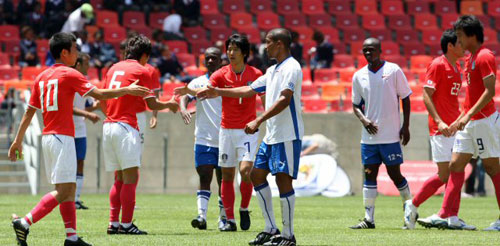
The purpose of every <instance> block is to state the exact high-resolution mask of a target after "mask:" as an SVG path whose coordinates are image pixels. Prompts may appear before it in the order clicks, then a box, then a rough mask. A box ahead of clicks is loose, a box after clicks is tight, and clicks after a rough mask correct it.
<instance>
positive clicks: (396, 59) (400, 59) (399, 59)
mask: <svg viewBox="0 0 500 246" xmlns="http://www.w3.org/2000/svg"><path fill="white" fill-rule="evenodd" d="M384 59H385V60H386V61H389V62H392V63H396V64H398V66H399V67H401V68H402V69H403V70H404V69H407V68H408V60H407V59H406V58H405V57H404V56H401V55H391V56H384Z"/></svg>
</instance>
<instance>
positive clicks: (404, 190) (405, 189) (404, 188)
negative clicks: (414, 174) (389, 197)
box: [398, 179, 412, 203]
mask: <svg viewBox="0 0 500 246" xmlns="http://www.w3.org/2000/svg"><path fill="white" fill-rule="evenodd" d="M398 190H399V194H400V195H401V199H402V200H403V203H404V202H406V201H407V200H411V199H412V198H411V192H410V186H409V185H408V182H407V181H406V179H404V180H403V182H402V183H401V184H400V185H399V186H398Z"/></svg>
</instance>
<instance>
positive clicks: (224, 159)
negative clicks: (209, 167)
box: [221, 154, 227, 163]
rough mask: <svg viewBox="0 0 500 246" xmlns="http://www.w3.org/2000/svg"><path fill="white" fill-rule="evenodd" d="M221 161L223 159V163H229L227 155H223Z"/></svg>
mask: <svg viewBox="0 0 500 246" xmlns="http://www.w3.org/2000/svg"><path fill="white" fill-rule="evenodd" d="M221 159H222V162H224V163H226V161H227V154H222V156H221Z"/></svg>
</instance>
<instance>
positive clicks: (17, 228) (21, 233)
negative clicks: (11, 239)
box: [12, 215, 30, 246]
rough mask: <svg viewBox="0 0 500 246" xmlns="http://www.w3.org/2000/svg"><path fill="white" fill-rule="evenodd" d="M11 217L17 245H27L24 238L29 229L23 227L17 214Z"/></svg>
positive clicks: (26, 236) (26, 237)
mask: <svg viewBox="0 0 500 246" xmlns="http://www.w3.org/2000/svg"><path fill="white" fill-rule="evenodd" d="M12 218H13V220H12V227H14V232H15V233H16V239H17V245H20V246H28V243H27V242H26V240H27V239H28V234H29V233H30V229H29V228H28V229H26V228H24V226H23V225H22V224H21V219H19V217H17V215H12Z"/></svg>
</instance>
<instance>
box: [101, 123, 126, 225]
mask: <svg viewBox="0 0 500 246" xmlns="http://www.w3.org/2000/svg"><path fill="white" fill-rule="evenodd" d="M102 131H103V134H102V148H103V153H104V163H105V166H106V171H108V172H114V183H113V185H112V186H111V189H110V190H109V225H108V229H107V234H110V235H111V234H117V233H118V229H119V227H120V211H121V206H122V205H121V202H120V193H121V190H122V187H123V176H122V172H121V168H120V166H119V165H118V157H117V155H116V151H117V148H116V146H115V145H116V144H117V143H116V142H118V140H120V139H117V138H116V137H115V136H119V135H120V134H123V132H122V131H123V128H122V127H119V126H118V124H117V123H104V125H103V127H102ZM115 132H116V133H115ZM125 133H126V131H125Z"/></svg>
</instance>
